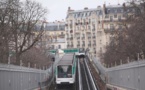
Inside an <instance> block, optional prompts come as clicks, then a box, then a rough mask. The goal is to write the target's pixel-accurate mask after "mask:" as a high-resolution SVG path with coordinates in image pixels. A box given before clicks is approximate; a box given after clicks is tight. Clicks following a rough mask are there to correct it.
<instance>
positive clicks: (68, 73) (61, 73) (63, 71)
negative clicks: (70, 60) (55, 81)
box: [57, 65, 72, 78]
mask: <svg viewBox="0 0 145 90" xmlns="http://www.w3.org/2000/svg"><path fill="white" fill-rule="evenodd" d="M57 70H58V78H71V77H72V66H71V65H69V66H68V65H60V66H58V69H57Z"/></svg>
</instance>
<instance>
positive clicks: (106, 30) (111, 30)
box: [104, 28, 115, 33]
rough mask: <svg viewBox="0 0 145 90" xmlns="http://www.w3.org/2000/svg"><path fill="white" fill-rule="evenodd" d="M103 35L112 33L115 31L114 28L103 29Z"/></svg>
mask: <svg viewBox="0 0 145 90" xmlns="http://www.w3.org/2000/svg"><path fill="white" fill-rule="evenodd" d="M104 31H105V33H111V32H114V31H115V29H114V28H106V29H104Z"/></svg>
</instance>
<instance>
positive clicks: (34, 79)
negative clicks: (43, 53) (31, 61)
mask: <svg viewBox="0 0 145 90" xmlns="http://www.w3.org/2000/svg"><path fill="white" fill-rule="evenodd" d="M47 78H48V73H47V72H46V71H44V70H38V69H31V68H26V67H20V66H14V65H3V64H0V90H33V89H35V88H38V83H39V82H42V81H45V80H46V79H47Z"/></svg>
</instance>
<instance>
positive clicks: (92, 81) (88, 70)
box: [84, 60, 98, 90]
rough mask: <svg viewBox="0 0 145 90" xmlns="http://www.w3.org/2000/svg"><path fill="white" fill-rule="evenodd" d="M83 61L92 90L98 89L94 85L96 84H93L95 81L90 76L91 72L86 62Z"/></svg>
mask: <svg viewBox="0 0 145 90" xmlns="http://www.w3.org/2000/svg"><path fill="white" fill-rule="evenodd" d="M84 61H85V66H86V69H87V72H88V75H89V79H90V81H91V85H92V88H93V90H98V89H97V87H96V84H95V82H94V79H93V77H92V74H91V72H90V69H89V66H88V63H87V62H86V60H84Z"/></svg>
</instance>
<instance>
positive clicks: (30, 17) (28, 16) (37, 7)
mask: <svg viewBox="0 0 145 90" xmlns="http://www.w3.org/2000/svg"><path fill="white" fill-rule="evenodd" d="M1 3H2V5H4V6H3V7H1V8H2V10H3V14H2V15H1V16H2V18H4V19H2V20H1V22H0V25H1V26H2V28H1V29H0V30H1V31H2V30H3V31H4V32H2V33H5V34H1V33H0V36H1V37H2V39H3V38H4V40H5V42H6V44H7V45H8V46H7V48H8V50H6V52H7V53H9V51H10V50H9V49H11V50H12V51H14V52H15V56H16V63H17V64H19V63H20V62H19V61H20V59H21V58H20V56H21V55H22V53H24V52H26V51H27V50H29V49H30V48H32V47H33V46H34V45H35V44H36V43H37V41H38V40H39V39H40V38H41V36H42V35H43V30H44V22H43V20H44V18H45V15H46V13H47V10H46V9H45V8H43V7H42V6H41V4H39V3H37V2H35V1H31V0H26V1H23V2H20V1H19V0H6V1H2V2H1ZM3 8H4V9H3ZM7 19H8V20H7ZM2 21H3V23H2ZM4 36H5V37H6V38H7V40H8V41H7V40H6V39H5V37H4ZM6 44H4V45H3V46H2V48H3V47H5V46H6Z"/></svg>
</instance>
